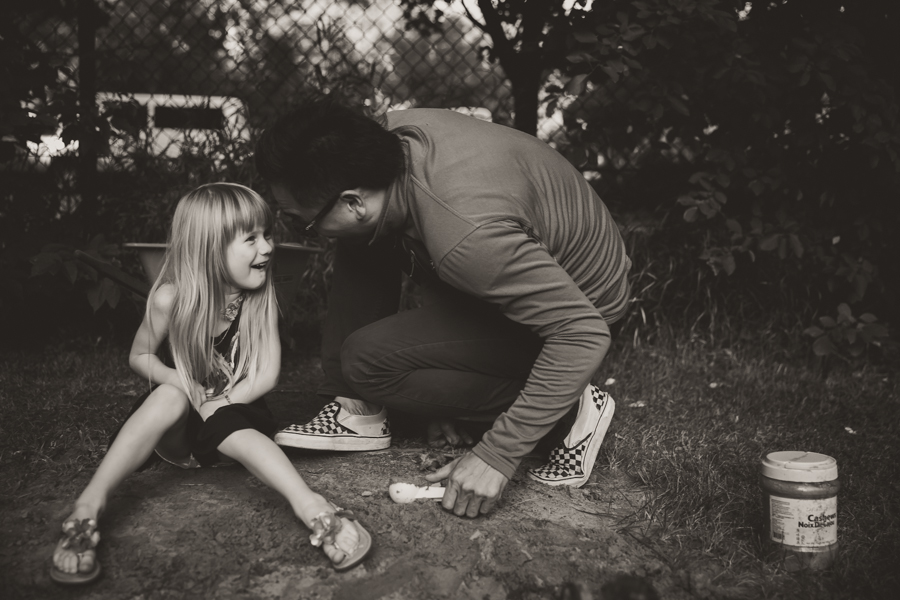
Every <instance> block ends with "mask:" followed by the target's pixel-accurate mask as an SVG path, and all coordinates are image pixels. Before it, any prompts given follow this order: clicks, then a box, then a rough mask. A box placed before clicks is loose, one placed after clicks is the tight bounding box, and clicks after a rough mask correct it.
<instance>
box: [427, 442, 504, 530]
mask: <svg viewBox="0 0 900 600" xmlns="http://www.w3.org/2000/svg"><path fill="white" fill-rule="evenodd" d="M425 479H426V481H428V482H429V483H437V482H439V481H443V480H445V479H446V480H447V483H446V487H447V491H446V492H445V493H444V500H443V501H442V502H441V506H443V507H444V508H445V509H447V510H452V511H453V514H455V515H456V516H458V517H462V516H467V517H472V518H474V517H477V516H478V515H479V514H482V515H483V514H487V513H489V512H490V511H491V510H492V509H493V508H494V504H496V503H497V501H498V500H499V499H500V496H501V495H502V494H503V490H504V489H505V488H506V484H507V483H509V479H507V478H506V476H505V475H503V474H502V473H501V472H500V471H498V470H497V469H495V468H494V467H492V466H490V465H489V464H487V463H486V462H484V461H483V460H481V459H480V458H478V457H477V456H475V455H474V454H473V453H471V452H468V453H466V454H465V455H464V456H461V457H459V458H457V459H456V460H454V461H453V462H451V463H448V464H446V465H444V467H443V468H441V469H439V470H438V471H436V472H434V473H430V474H428V475H426V476H425Z"/></svg>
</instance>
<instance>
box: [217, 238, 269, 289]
mask: <svg viewBox="0 0 900 600" xmlns="http://www.w3.org/2000/svg"><path fill="white" fill-rule="evenodd" d="M274 249H275V245H274V244H273V243H272V233H271V232H270V231H268V230H264V229H262V228H261V227H259V228H256V229H254V230H253V231H249V232H244V233H239V234H238V235H237V236H235V238H234V239H233V240H232V241H231V243H230V244H228V249H227V251H226V253H225V261H226V265H227V267H228V275H229V277H230V278H231V283H232V285H234V286H235V287H237V288H238V289H239V290H255V289H259V288H261V287H262V286H263V284H265V283H266V277H267V276H268V271H269V259H270V258H271V257H272V252H273V250H274Z"/></svg>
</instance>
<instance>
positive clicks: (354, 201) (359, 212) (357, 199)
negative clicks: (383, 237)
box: [340, 190, 368, 221]
mask: <svg viewBox="0 0 900 600" xmlns="http://www.w3.org/2000/svg"><path fill="white" fill-rule="evenodd" d="M340 201H341V203H342V204H345V205H346V206H347V208H348V209H350V210H351V211H353V215H354V216H355V217H356V220H357V221H360V220H362V219H364V218H365V216H366V212H367V209H368V207H367V206H366V201H365V199H364V198H363V196H362V194H361V193H360V190H344V191H343V192H341V199H340Z"/></svg>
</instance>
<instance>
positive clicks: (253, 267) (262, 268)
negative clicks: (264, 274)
mask: <svg viewBox="0 0 900 600" xmlns="http://www.w3.org/2000/svg"><path fill="white" fill-rule="evenodd" d="M268 266H269V261H266V262H261V263H259V264H258V265H250V268H251V269H259V270H260V271H264V270H265V269H266V267H268Z"/></svg>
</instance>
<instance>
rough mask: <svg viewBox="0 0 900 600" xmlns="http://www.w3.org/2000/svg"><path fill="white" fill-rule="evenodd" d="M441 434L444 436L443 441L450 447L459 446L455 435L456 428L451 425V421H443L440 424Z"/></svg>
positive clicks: (457, 437)
mask: <svg viewBox="0 0 900 600" xmlns="http://www.w3.org/2000/svg"><path fill="white" fill-rule="evenodd" d="M441 433H443V434H444V439H445V440H447V442H448V443H449V444H450V445H451V446H454V447H456V446H459V435H458V434H457V433H456V426H455V425H454V424H453V421H443V422H442V423H441Z"/></svg>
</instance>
